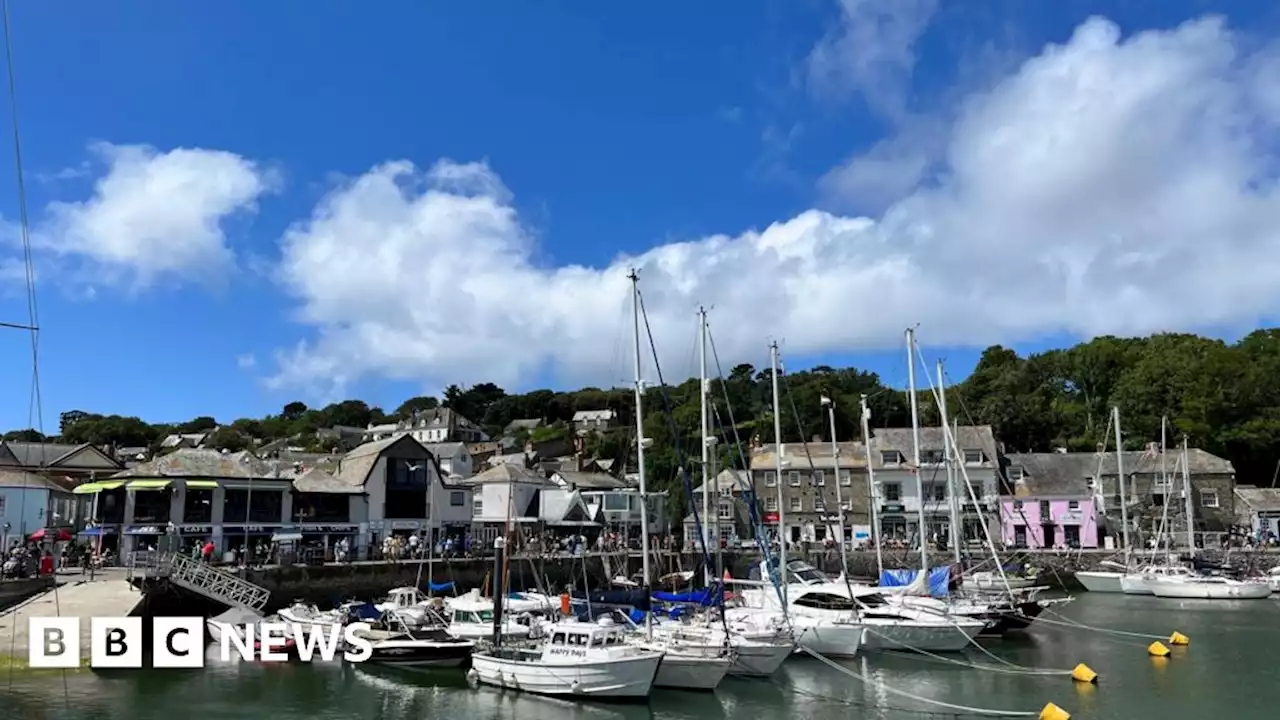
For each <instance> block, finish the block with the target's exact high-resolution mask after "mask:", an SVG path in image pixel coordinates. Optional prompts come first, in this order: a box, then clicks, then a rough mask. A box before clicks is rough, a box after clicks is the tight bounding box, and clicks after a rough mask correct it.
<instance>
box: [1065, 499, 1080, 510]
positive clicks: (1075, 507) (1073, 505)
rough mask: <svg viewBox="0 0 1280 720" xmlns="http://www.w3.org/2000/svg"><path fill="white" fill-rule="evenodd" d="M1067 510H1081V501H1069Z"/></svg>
mask: <svg viewBox="0 0 1280 720" xmlns="http://www.w3.org/2000/svg"><path fill="white" fill-rule="evenodd" d="M1067 509H1068V510H1079V509H1080V501H1079V500H1070V501H1068V502H1067Z"/></svg>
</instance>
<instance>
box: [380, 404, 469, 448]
mask: <svg viewBox="0 0 1280 720" xmlns="http://www.w3.org/2000/svg"><path fill="white" fill-rule="evenodd" d="M401 435H410V436H412V437H413V439H414V440H417V441H418V442H420V443H423V444H424V445H426V444H431V443H449V442H460V443H471V442H484V441H486V440H488V439H489V436H488V435H487V434H485V432H484V430H482V429H481V428H480V426H479V425H477V424H475V423H474V422H472V421H470V420H468V419H467V418H465V417H463V416H462V415H461V414H460V413H457V412H454V411H453V410H451V409H449V408H432V409H431V410H418V411H415V412H414V413H413V417H411V418H408V419H405V420H400V421H399V422H394V423H383V424H381V425H373V424H370V425H369V427H368V429H367V430H366V431H365V440H366V441H371V442H372V441H377V440H385V439H387V438H394V437H400V436H401Z"/></svg>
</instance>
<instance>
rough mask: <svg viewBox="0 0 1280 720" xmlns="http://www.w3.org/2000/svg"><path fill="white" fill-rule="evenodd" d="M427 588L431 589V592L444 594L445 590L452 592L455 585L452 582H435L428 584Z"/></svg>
mask: <svg viewBox="0 0 1280 720" xmlns="http://www.w3.org/2000/svg"><path fill="white" fill-rule="evenodd" d="M427 587H429V588H431V592H442V591H445V590H452V589H453V583H452V582H442V583H434V582H433V583H427Z"/></svg>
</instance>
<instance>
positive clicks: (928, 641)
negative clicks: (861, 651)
mask: <svg viewBox="0 0 1280 720" xmlns="http://www.w3.org/2000/svg"><path fill="white" fill-rule="evenodd" d="M863 624H864V625H865V626H866V635H864V636H863V647H865V648H866V649H867V650H906V651H911V650H924V651H926V652H959V651H961V650H964V649H965V648H967V647H969V645H970V644H971V643H972V641H973V638H974V637H977V635H978V633H980V632H982V629H983V628H984V627H986V625H985V624H984V623H981V622H976V621H972V620H967V619H965V620H964V621H963V622H961V621H960V620H958V619H957V621H956V623H955V624H946V623H936V624H935V623H921V622H912V621H898V620H878V619H873V618H866V619H864V620H863Z"/></svg>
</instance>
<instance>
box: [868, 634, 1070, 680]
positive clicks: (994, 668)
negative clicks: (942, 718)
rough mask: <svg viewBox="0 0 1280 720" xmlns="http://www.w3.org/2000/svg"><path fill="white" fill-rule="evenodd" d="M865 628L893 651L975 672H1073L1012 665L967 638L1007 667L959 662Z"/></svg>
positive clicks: (1041, 675)
mask: <svg viewBox="0 0 1280 720" xmlns="http://www.w3.org/2000/svg"><path fill="white" fill-rule="evenodd" d="M864 628H865V630H866V632H868V633H870V634H872V635H875V636H876V637H877V638H880V639H881V640H884V641H886V642H889V643H891V644H893V645H895V646H897V647H896V648H893V649H902V650H907V651H909V652H913V653H917V654H919V655H923V656H924V657H927V658H932V659H934V660H937V661H939V662H944V663H948V664H951V665H959V666H961V667H967V668H973V669H974V670H986V671H989V672H994V673H1002V674H1005V675H1029V676H1038V677H1050V676H1052V677H1061V676H1063V675H1070V674H1071V671H1070V670H1060V669H1055V668H1033V667H1025V666H1022V665H1017V664H1014V663H1011V662H1009V661H1008V660H1005V659H1004V658H1000V657H996V656H995V655H992V654H991V653H990V652H989V651H988V650H987V649H986V648H984V647H982V646H981V645H978V644H977V643H976V642H974V641H973V638H966V639H967V640H968V642H969V643H970V644H972V645H975V646H977V647H978V649H980V650H982V651H983V652H984V653H986V654H987V655H989V656H991V657H992V658H995V659H996V660H999V661H1000V662H1002V663H1004V664H1005V666H1006V667H1000V666H997V665H987V664H985V663H975V662H972V661H969V660H957V659H956V658H949V657H945V656H942V655H938V654H937V653H933V652H930V651H928V650H924V649H921V648H918V647H913V646H911V645H908V644H906V643H904V642H901V641H899V640H895V639H893V638H891V637H889V636H887V635H885V634H884V633H879V632H876V631H875V630H872V629H871V628H869V627H865V626H864ZM956 632H959V633H963V632H964V631H963V630H961V629H959V627H957V628H956Z"/></svg>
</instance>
